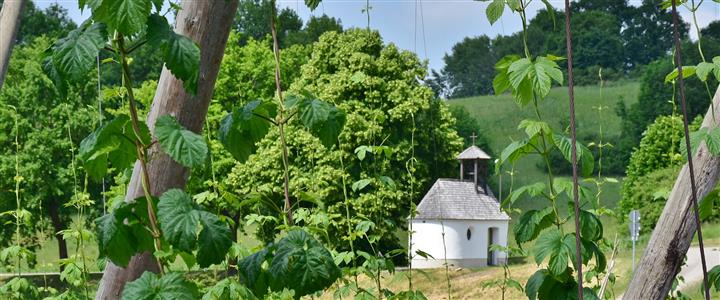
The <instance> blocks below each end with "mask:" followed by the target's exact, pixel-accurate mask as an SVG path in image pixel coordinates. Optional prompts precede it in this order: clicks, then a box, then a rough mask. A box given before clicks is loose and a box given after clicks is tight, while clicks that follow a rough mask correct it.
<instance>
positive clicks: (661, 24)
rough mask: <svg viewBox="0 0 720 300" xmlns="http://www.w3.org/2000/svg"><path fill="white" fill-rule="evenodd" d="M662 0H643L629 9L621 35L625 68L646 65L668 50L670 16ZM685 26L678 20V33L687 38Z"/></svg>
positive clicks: (670, 37) (670, 36)
mask: <svg viewBox="0 0 720 300" xmlns="http://www.w3.org/2000/svg"><path fill="white" fill-rule="evenodd" d="M661 3H662V0H643V2H642V5H640V6H639V7H637V8H635V9H634V10H633V11H632V14H631V16H630V18H629V19H628V22H627V24H624V26H625V28H624V29H623V31H622V37H623V40H624V41H625V51H626V53H627V55H626V56H625V59H626V60H627V61H626V64H627V66H628V68H633V67H636V66H638V65H645V64H648V63H650V62H652V61H654V60H656V59H658V58H660V57H662V56H664V55H666V54H667V53H668V50H670V49H671V48H672V45H673V41H672V34H671V33H670V32H669V30H670V28H672V15H671V14H670V13H669V12H668V10H667V9H662V8H660V4H661ZM687 33H688V25H687V24H686V23H684V22H682V21H681V23H680V36H681V38H685V37H687Z"/></svg>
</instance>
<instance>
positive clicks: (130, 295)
mask: <svg viewBox="0 0 720 300" xmlns="http://www.w3.org/2000/svg"><path fill="white" fill-rule="evenodd" d="M198 298H200V297H199V294H198V290H197V287H196V286H195V284H194V283H192V282H191V281H188V280H186V279H185V278H183V276H182V274H180V273H168V274H165V276H162V277H158V275H157V274H155V273H152V272H145V273H143V274H142V276H140V278H138V279H136V280H135V281H133V282H130V283H128V284H127V285H126V286H125V289H123V293H122V299H123V300H125V299H128V300H129V299H176V300H195V299H198Z"/></svg>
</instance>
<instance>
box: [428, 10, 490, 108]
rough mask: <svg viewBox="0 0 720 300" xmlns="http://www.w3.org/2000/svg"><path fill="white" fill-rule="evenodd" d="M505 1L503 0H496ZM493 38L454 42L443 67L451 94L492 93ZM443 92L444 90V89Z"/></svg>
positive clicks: (452, 95)
mask: <svg viewBox="0 0 720 300" xmlns="http://www.w3.org/2000/svg"><path fill="white" fill-rule="evenodd" d="M495 2H502V1H500V0H498V1H494V2H492V3H495ZM491 43H492V42H491V39H490V38H488V37H487V36H479V37H472V38H470V37H466V38H465V39H463V41H462V42H459V43H457V44H455V45H454V46H453V48H452V50H451V52H450V53H449V54H446V55H445V56H444V57H443V60H444V62H445V67H443V69H442V73H443V74H447V75H449V76H447V78H444V79H443V84H444V85H446V87H444V88H442V90H445V91H447V92H448V93H449V95H447V96H449V97H451V98H458V97H467V96H473V95H479V94H489V93H492V78H493V77H492V76H493V73H494V71H493V61H494V60H493V59H491V58H488V56H491V55H492V52H491V51H492V46H491ZM445 91H443V92H445Z"/></svg>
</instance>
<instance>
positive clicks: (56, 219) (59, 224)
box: [48, 201, 68, 272]
mask: <svg viewBox="0 0 720 300" xmlns="http://www.w3.org/2000/svg"><path fill="white" fill-rule="evenodd" d="M48 213H49V214H50V220H51V221H52V225H53V229H54V231H55V238H56V239H57V242H58V257H59V258H60V259H65V258H68V249H67V243H66V242H65V239H64V238H63V236H62V234H61V233H60V231H63V230H65V224H63V221H62V219H61V218H60V204H59V203H57V201H52V202H50V205H48ZM63 269H65V267H63V266H62V265H60V272H62V271H63Z"/></svg>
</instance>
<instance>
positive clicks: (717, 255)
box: [615, 246, 720, 300]
mask: <svg viewBox="0 0 720 300" xmlns="http://www.w3.org/2000/svg"><path fill="white" fill-rule="evenodd" d="M705 259H706V260H707V268H708V271H709V270H710V269H712V267H714V266H717V265H720V247H718V246H712V247H711V246H705ZM680 275H682V277H683V278H685V281H683V282H682V283H680V284H679V285H678V290H682V289H684V288H686V287H688V286H692V285H693V284H695V283H698V282H701V281H702V279H703V274H702V263H701V261H700V247H697V246H692V247H690V249H688V252H687V260H686V261H685V265H684V266H683V267H682V269H681V270H680ZM623 295H624V294H620V295H619V296H617V297H616V298H615V299H616V300H622V297H623Z"/></svg>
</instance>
